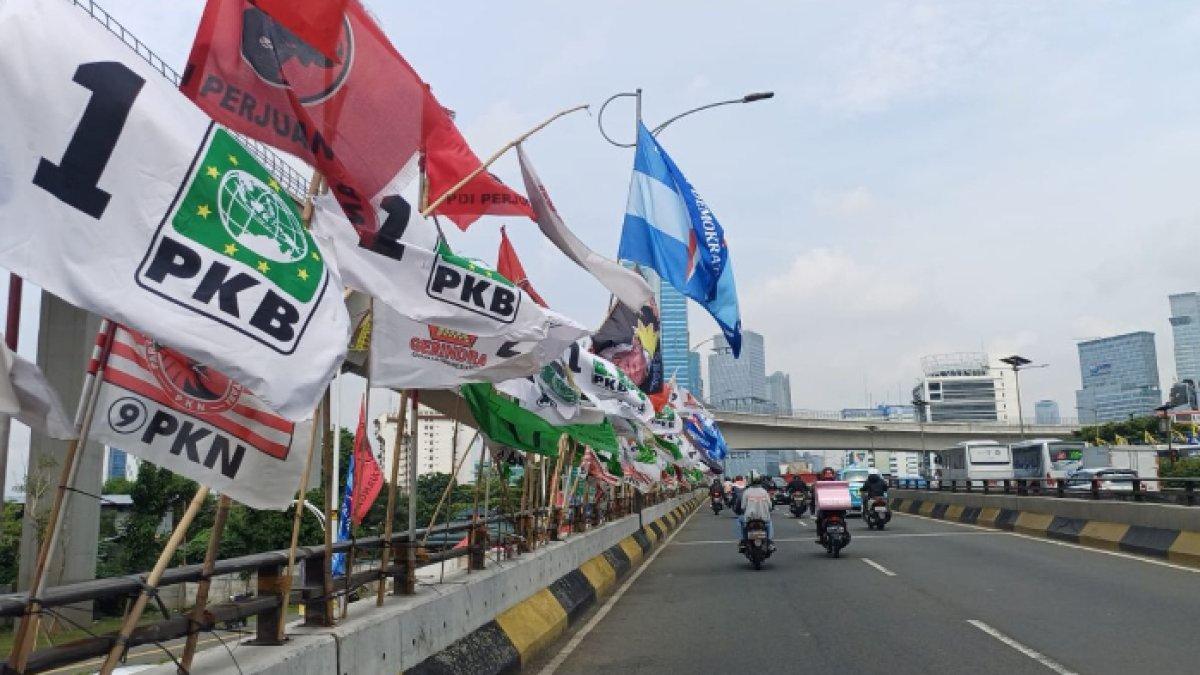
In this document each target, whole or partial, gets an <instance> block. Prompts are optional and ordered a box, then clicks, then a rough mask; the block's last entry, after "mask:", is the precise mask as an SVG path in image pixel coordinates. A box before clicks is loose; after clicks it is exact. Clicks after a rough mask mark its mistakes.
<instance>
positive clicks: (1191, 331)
mask: <svg viewBox="0 0 1200 675" xmlns="http://www.w3.org/2000/svg"><path fill="white" fill-rule="evenodd" d="M1168 300H1170V302H1171V335H1172V337H1174V338H1175V373H1176V375H1177V376H1178V379H1179V380H1180V381H1183V380H1191V381H1193V382H1195V383H1197V384H1200V293H1194V292H1193V293H1176V294H1175V295H1172V296H1169V298H1168Z"/></svg>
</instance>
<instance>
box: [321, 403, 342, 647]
mask: <svg viewBox="0 0 1200 675" xmlns="http://www.w3.org/2000/svg"><path fill="white" fill-rule="evenodd" d="M331 398H332V396H331V394H330V390H329V389H326V390H325V408H324V410H325V415H324V417H323V418H322V421H321V430H322V431H323V432H324V435H325V442H324V443H322V444H321V468H322V470H323V471H324V474H323V475H326V476H330V475H333V472H334V471H336V470H337V469H336V468H335V467H338V466H339V464H340V463H339V460H340V459H341V458H340V457H334V456H333V439H334V438H337V437H339V436H341V431H342V430H341V428H337V429H333V428H332V427H333V426H334V425H333V424H332V423H333V415H332V414H330V413H331V410H332V403H331V401H330V399H331ZM336 493H337V489H336V488H335V489H333V490H325V524H326V527H325V543H324V550H325V556H324V560H323V563H324V564H323V565H322V572H321V581H322V588H321V596H322V600H321V602H323V603H324V604H325V609H324V614H322V616H323V617H324V619H325V625H326V626H332V625H333V622H334V598H333V534H334V532H333V525H334V523H336V522H337V519H338V518H337V515H338V509H339V507H340V506H341V500H340V499H339V498H338V497H339V495H338V494H336Z"/></svg>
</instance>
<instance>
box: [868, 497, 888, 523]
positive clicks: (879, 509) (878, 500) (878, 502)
mask: <svg viewBox="0 0 1200 675" xmlns="http://www.w3.org/2000/svg"><path fill="white" fill-rule="evenodd" d="M868 501H869V502H870V503H868ZM862 509H863V511H862V516H863V521H864V522H865V523H866V524H867V529H868V530H870V529H879V530H882V529H883V528H884V527H885V526H886V525H887V524H888V521H890V520H891V519H892V510H891V509H889V508H888V504H887V499H886V498H884V497H874V498H871V499H869V500H867V499H864V500H863V505H862Z"/></svg>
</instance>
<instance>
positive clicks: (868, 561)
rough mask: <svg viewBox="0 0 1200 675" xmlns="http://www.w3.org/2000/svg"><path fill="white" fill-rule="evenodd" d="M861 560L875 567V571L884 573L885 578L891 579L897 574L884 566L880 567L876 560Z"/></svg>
mask: <svg viewBox="0 0 1200 675" xmlns="http://www.w3.org/2000/svg"><path fill="white" fill-rule="evenodd" d="M860 560H862V561H863V562H865V563H867V564H868V565H870V566H871V567H874V568H875V569H877V570H879V571H880V572H883V574H884V575H885V576H889V577H894V576H896V573H895V572H893V571H891V570H889V569H888V568H886V567H884V566H883V565H880V564H879V563H877V562H875V561H874V560H871V559H870V558H860Z"/></svg>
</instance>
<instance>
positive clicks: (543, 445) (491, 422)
mask: <svg viewBox="0 0 1200 675" xmlns="http://www.w3.org/2000/svg"><path fill="white" fill-rule="evenodd" d="M460 391H461V392H462V395H463V398H464V399H466V401H467V405H468V406H469V407H470V409H471V414H472V415H473V416H474V417H475V422H476V425H477V426H476V428H478V429H479V431H480V432H481V433H483V435H484V436H486V437H487V438H488V440H489V441H490V442H491V443H493V444H499V445H505V446H509V447H512V448H517V449H519V450H525V451H527V452H534V453H537V454H539V455H546V456H548V457H557V456H558V439H559V438H561V437H562V435H563V434H564V433H565V434H567V435H568V436H570V437H571V438H573V439H574V440H575V441H576V442H578V443H580V444H582V445H587V446H591V447H596V448H615V447H616V445H617V441H616V436H615V435H614V433H613V430H612V425H610V424H609V423H608V422H607V421H606V422H601V423H600V424H568V425H565V426H554V425H552V424H550V423H549V422H547V421H546V420H544V419H542V418H541V417H538V416H537V415H536V414H534V413H533V412H531V411H529V410H526V409H525V408H523V407H521V405H520V404H519V403H517V402H515V401H513V400H512V399H510V398H508V397H507V396H505V395H504V394H501V393H499V392H497V391H496V388H495V387H493V386H492V385H491V384H466V385H463V386H462V388H461V389H460Z"/></svg>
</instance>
